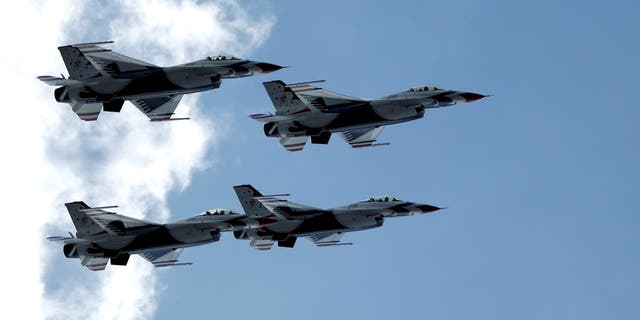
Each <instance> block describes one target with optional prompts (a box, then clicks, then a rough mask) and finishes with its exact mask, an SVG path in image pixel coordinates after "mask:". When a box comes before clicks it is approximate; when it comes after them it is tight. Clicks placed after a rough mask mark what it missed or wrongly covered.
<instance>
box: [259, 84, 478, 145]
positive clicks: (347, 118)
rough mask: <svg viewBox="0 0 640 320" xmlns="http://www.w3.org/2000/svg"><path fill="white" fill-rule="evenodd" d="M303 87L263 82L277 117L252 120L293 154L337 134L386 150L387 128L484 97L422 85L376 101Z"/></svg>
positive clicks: (345, 138)
mask: <svg viewBox="0 0 640 320" xmlns="http://www.w3.org/2000/svg"><path fill="white" fill-rule="evenodd" d="M323 81H324V80H320V81H311V82H305V83H295V84H286V83H284V82H282V81H281V80H276V81H269V82H265V83H263V84H264V87H265V89H266V90H267V94H268V95H269V97H270V98H271V101H272V102H273V105H274V106H275V109H276V113H275V115H274V114H254V115H251V118H252V119H255V120H257V121H260V122H266V123H265V125H264V133H265V135H266V136H267V137H278V138H280V143H281V144H282V145H283V146H284V147H285V148H286V149H287V150H289V151H300V150H302V148H304V146H305V144H306V142H307V140H308V139H309V137H311V143H315V144H327V143H329V138H331V134H332V133H338V134H339V135H340V136H341V137H342V138H343V139H344V140H346V141H347V143H349V144H350V145H351V146H352V147H353V148H362V147H371V146H377V145H387V144H388V143H375V142H376V139H377V137H378V135H379V134H380V133H381V132H382V129H383V128H384V126H386V125H391V124H396V123H401V122H406V121H411V120H415V119H419V118H422V117H424V113H425V110H426V109H430V108H440V107H446V106H451V105H454V104H458V103H463V102H472V101H476V100H479V99H482V98H484V97H485V95H482V94H477V93H472V92H464V91H453V90H446V89H441V88H438V87H435V86H420V87H415V88H411V89H408V90H406V91H402V92H399V93H396V94H392V95H389V96H385V97H381V98H378V99H371V100H367V99H359V98H354V97H350V96H346V95H343V94H339V93H335V92H331V91H328V90H324V89H322V88H317V87H314V86H312V85H311V84H312V83H316V82H323Z"/></svg>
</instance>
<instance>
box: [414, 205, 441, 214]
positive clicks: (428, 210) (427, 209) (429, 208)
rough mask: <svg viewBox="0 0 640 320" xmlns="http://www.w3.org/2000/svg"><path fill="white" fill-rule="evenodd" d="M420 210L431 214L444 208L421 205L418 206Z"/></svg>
mask: <svg viewBox="0 0 640 320" xmlns="http://www.w3.org/2000/svg"><path fill="white" fill-rule="evenodd" d="M417 208H418V209H420V210H421V211H422V213H431V212H434V211H438V210H440V209H442V208H438V207H436V206H432V205H428V204H421V205H418V206H417Z"/></svg>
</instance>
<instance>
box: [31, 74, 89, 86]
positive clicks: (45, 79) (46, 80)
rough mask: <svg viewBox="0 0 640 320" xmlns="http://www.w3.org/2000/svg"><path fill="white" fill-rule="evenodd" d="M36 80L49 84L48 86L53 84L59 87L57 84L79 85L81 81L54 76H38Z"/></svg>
mask: <svg viewBox="0 0 640 320" xmlns="http://www.w3.org/2000/svg"><path fill="white" fill-rule="evenodd" d="M38 80H40V81H42V82H44V83H46V84H48V85H50V86H54V87H59V86H76V85H81V84H82V82H81V81H78V80H73V79H65V78H60V77H54V76H39V77H38Z"/></svg>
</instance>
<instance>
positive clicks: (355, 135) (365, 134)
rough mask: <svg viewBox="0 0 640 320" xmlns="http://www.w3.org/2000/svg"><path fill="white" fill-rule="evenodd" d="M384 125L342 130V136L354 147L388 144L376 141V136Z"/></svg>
mask: <svg viewBox="0 0 640 320" xmlns="http://www.w3.org/2000/svg"><path fill="white" fill-rule="evenodd" d="M383 128H384V127H383V126H379V127H372V128H363V129H354V130H347V131H343V132H340V136H341V137H342V138H343V139H344V140H345V141H347V142H348V143H349V144H350V145H351V147H353V148H362V147H372V146H380V145H388V143H375V142H376V138H377V137H378V135H379V134H380V133H381V132H382V129H383Z"/></svg>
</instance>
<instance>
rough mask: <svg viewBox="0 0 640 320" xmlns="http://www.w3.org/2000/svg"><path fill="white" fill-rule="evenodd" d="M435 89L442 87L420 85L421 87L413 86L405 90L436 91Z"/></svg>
mask: <svg viewBox="0 0 640 320" xmlns="http://www.w3.org/2000/svg"><path fill="white" fill-rule="evenodd" d="M436 90H442V89H441V88H438V87H436V86H421V87H413V88H411V89H409V90H407V92H422V91H436Z"/></svg>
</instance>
